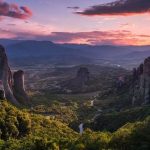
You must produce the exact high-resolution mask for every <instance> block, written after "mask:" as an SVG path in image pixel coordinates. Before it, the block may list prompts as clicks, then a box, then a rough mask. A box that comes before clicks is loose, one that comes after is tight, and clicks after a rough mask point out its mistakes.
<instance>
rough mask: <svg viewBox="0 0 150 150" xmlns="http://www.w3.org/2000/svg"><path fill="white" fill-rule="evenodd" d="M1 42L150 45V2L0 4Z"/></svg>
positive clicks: (31, 0)
mask: <svg viewBox="0 0 150 150" xmlns="http://www.w3.org/2000/svg"><path fill="white" fill-rule="evenodd" d="M108 3H109V4H108ZM0 38H11V39H28V40H29V39H35V40H50V41H53V42H57V43H78V44H80V43H82V44H83V43H85V44H110V45H111V44H115V45H150V0H117V1H115V0H0Z"/></svg>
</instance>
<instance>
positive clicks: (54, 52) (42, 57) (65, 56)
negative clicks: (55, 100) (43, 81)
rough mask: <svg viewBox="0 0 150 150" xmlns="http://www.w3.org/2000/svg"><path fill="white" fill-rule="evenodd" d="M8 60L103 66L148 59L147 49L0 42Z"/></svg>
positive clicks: (17, 62) (134, 62)
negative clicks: (5, 50) (4, 48)
mask: <svg viewBox="0 0 150 150" xmlns="http://www.w3.org/2000/svg"><path fill="white" fill-rule="evenodd" d="M0 44H2V45H4V46H5V47H6V49H7V54H8V57H9V58H10V60H11V61H12V62H14V63H16V64H18V65H31V64H33V65H34V64H36V65H37V64H54V65H80V64H105V65H121V66H124V67H129V64H130V65H131V66H134V65H138V64H139V63H140V62H141V61H142V60H143V59H144V58H145V57H147V56H150V46H111V45H95V46H91V45H84V44H82V45H77V44H55V43H52V42H50V41H34V40H9V39H0Z"/></svg>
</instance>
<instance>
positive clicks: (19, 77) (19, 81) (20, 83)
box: [13, 70, 29, 104]
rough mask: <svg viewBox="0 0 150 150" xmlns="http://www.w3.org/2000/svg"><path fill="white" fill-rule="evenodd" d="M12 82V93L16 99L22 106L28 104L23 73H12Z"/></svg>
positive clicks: (20, 71)
mask: <svg viewBox="0 0 150 150" xmlns="http://www.w3.org/2000/svg"><path fill="white" fill-rule="evenodd" d="M13 80H14V85H13V93H14V96H15V97H16V99H17V100H18V101H19V102H20V103H22V104H27V103H29V98H28V95H27V94H26V92H25V88H24V72H23V71H22V70H19V71H16V72H14V74H13Z"/></svg>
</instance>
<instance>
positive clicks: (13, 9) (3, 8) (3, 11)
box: [0, 0, 32, 19]
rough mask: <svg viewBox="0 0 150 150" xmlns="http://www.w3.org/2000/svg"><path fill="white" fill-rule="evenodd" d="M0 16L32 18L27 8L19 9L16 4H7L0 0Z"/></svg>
mask: <svg viewBox="0 0 150 150" xmlns="http://www.w3.org/2000/svg"><path fill="white" fill-rule="evenodd" d="M0 16H6V17H12V18H18V19H28V18H30V17H31V16H32V11H31V10H30V9H29V8H28V7H27V6H21V7H19V6H18V5H17V4H15V3H13V4H9V3H7V2H4V1H2V0H0Z"/></svg>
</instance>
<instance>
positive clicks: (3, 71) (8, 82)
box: [0, 45, 27, 106]
mask: <svg viewBox="0 0 150 150" xmlns="http://www.w3.org/2000/svg"><path fill="white" fill-rule="evenodd" d="M0 80H1V81H2V84H3V88H4V93H5V96H6V99H7V100H9V101H10V102H11V103H13V104H14V105H17V106H19V105H21V104H27V99H26V98H27V97H26V96H25V95H27V94H26V93H25V90H24V88H23V87H24V81H23V78H22V73H21V74H19V76H16V75H15V74H14V75H13V74H12V71H11V69H10V67H9V64H8V59H7V55H6V53H5V48H4V47H3V46H1V45H0ZM14 89H15V90H14ZM20 91H23V92H22V93H21V92H20ZM18 94H22V95H20V96H21V97H22V102H20V101H19V98H18V96H17V95H18Z"/></svg>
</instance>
